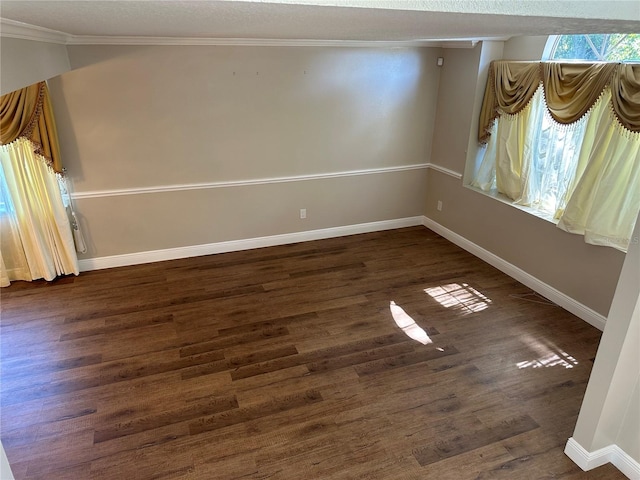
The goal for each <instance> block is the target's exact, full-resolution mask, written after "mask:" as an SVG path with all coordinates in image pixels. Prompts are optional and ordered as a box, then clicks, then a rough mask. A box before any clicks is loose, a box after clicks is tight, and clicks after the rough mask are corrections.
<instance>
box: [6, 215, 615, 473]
mask: <svg viewBox="0 0 640 480" xmlns="http://www.w3.org/2000/svg"><path fill="white" fill-rule="evenodd" d="M0 294H1V295H2V319H1V332H0V333H1V337H0V338H1V341H2V351H1V364H0V365H1V381H2V388H1V404H0V405H1V414H2V424H1V430H0V432H1V439H2V442H3V444H4V447H5V450H6V452H7V456H8V458H9V461H10V463H11V465H12V468H13V470H14V475H15V476H16V478H17V479H19V480H21V479H47V480H50V479H73V480H75V479H118V480H123V479H125V480H126V479H173V478H180V479H185V480H186V479H240V478H241V479H295V480H299V479H394V480H396V479H426V478H433V479H455V480H464V479H550V478H555V479H622V478H625V477H624V476H623V475H622V474H621V473H620V472H618V471H617V470H616V469H615V468H614V467H612V466H611V465H605V466H603V467H600V468H598V469H596V470H593V471H591V472H587V473H585V472H582V471H581V470H580V469H579V468H578V467H577V466H576V465H575V464H573V463H572V462H571V461H570V460H569V459H568V458H567V457H566V456H565V455H564V454H563V449H564V445H565V443H566V440H567V438H568V437H570V436H571V435H572V433H573V427H574V425H575V421H576V418H577V413H578V411H579V408H580V404H581V401H582V397H583V395H584V391H585V388H586V384H587V380H588V377H589V373H590V371H591V367H592V364H593V358H594V356H595V352H596V348H597V344H598V341H599V338H600V332H599V331H598V330H597V329H595V328H593V327H591V326H589V325H588V324H586V323H585V322H583V321H582V320H579V319H577V318H576V317H574V316H572V315H571V314H569V313H567V312H565V311H564V310H562V309H560V308H559V307H557V306H555V305H552V304H548V303H547V302H545V301H544V300H543V299H540V298H536V297H533V296H530V294H531V292H530V291H529V290H528V289H527V288H526V287H524V286H523V285H521V284H519V283H517V282H516V281H514V280H512V279H511V278H509V277H507V276H505V275H503V274H502V273H500V272H499V271H497V270H495V269H494V268H492V267H490V266H488V265H487V264H485V263H483V262H482V261H480V260H478V259H476V258H475V257H473V256H471V255H469V254H467V253H466V252H464V251H463V250H461V249H459V248H458V247H456V246H455V245H453V244H451V243H449V242H448V241H446V240H445V239H443V238H442V237H439V236H438V235H436V234H435V233H433V232H431V231H430V230H427V229H426V228H423V227H415V228H407V229H400V230H393V231H387V232H378V233H372V234H365V235H356V236H351V237H343V238H337V239H329V240H321V241H316V242H308V243H300V244H295V245H288V246H280V247H273V248H264V249H257V250H251V251H246V252H235V253H228V254H221V255H214V256H207V257H199V258H192V259H184V260H176V261H170V262H162V263H156V264H149V265H142V266H134V267H125V268H117V269H111V270H103V271H95V272H87V273H84V274H82V275H80V276H79V277H68V278H63V279H60V280H58V281H56V282H52V283H47V282H33V283H23V282H16V283H14V284H12V285H11V287H9V288H5V289H3V290H2V291H1V292H0ZM391 302H394V303H395V307H394V312H396V316H398V314H400V316H403V318H404V320H405V321H406V322H411V321H413V322H415V324H414V325H413V326H407V325H406V324H403V326H404V327H405V328H403V329H401V328H399V327H398V326H397V325H396V323H395V322H394V318H393V316H392V312H391V308H390V306H391ZM399 309H402V310H399ZM403 314H404V315H403ZM420 329H422V330H420ZM416 331H417V332H419V333H420V334H421V335H422V336H423V337H424V336H425V335H426V336H428V338H429V340H430V342H431V343H426V344H423V343H420V342H418V341H416V340H413V339H412V338H410V337H409V336H408V335H407V334H413V333H414V332H416Z"/></svg>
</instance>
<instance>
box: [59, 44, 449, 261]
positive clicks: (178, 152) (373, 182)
mask: <svg viewBox="0 0 640 480" xmlns="http://www.w3.org/2000/svg"><path fill="white" fill-rule="evenodd" d="M439 52H440V50H439V49H424V48H422V49H410V48H407V49H351V48H302V47H301V48H298V47H283V48H279V47H213V46H157V47H154V46H144V47H133V46H131V47H129V46H70V47H69V58H70V61H71V65H72V68H73V70H72V71H71V72H69V73H66V74H64V75H62V76H61V77H59V78H57V79H54V80H52V81H51V82H50V88H51V93H52V102H53V104H54V108H55V111H56V118H57V120H58V130H59V136H60V142H61V149H62V154H63V157H64V159H65V166H66V167H67V169H68V171H69V176H70V179H71V181H72V185H73V189H74V191H75V193H76V194H78V195H79V197H81V198H78V199H77V200H76V207H77V210H78V213H79V214H80V216H81V219H82V220H81V221H82V223H83V225H84V226H85V228H86V231H87V236H88V237H89V239H90V240H89V244H90V250H89V251H88V252H87V254H86V255H85V256H84V258H91V257H102V256H108V255H117V254H125V253H133V252H141V251H148V250H154V249H164V248H173V247H181V246H190V245H198V244H205V243H213V242H218V241H224V240H233V239H243V238H251V237H255V236H264V235H272V234H279V233H289V232H295V231H305V230H311V229H319V228H327V227H335V226H343V225H352V224H358V223H366V222H373V221H382V220H390V219H397V218H404V217H410V216H417V215H421V214H422V210H423V199H424V195H425V183H426V182H425V175H426V170H425V169H424V168H423V169H418V170H409V171H402V167H404V166H407V165H419V164H424V163H426V162H428V159H429V152H430V150H431V137H432V131H433V121H434V116H435V109H436V100H437V93H438V84H439V74H440V69H439V68H438V67H437V66H436V57H437V55H438V53H439ZM380 169H383V170H385V171H383V172H379V171H378V170H380ZM361 170H374V172H370V173H368V174H362V175H356V176H338V177H336V178H334V177H333V176H334V175H336V174H337V175H340V174H343V173H344V172H350V171H361ZM310 175H311V176H313V175H325V176H329V177H331V178H321V179H315V180H304V181H290V182H286V183H272V184H270V183H268V182H267V183H266V184H261V185H251V186H247V185H240V186H235V187H224V188H206V189H201V190H188V189H189V188H191V187H192V186H193V185H194V184H203V183H207V184H208V183H219V182H241V183H242V182H247V181H249V182H251V181H255V180H263V179H273V178H278V179H282V178H285V179H289V180H291V177H298V176H310ZM294 180H295V179H294ZM174 185H182V186H184V188H185V190H180V188H178V189H177V190H175V191H171V192H159V193H146V194H131V195H129V194H126V195H117V196H112V194H113V193H114V192H113V191H114V190H121V189H140V188H153V187H162V186H174ZM218 186H219V185H218ZM125 193H127V192H125ZM300 208H306V209H307V211H308V218H307V219H306V220H300V219H299V209H300Z"/></svg>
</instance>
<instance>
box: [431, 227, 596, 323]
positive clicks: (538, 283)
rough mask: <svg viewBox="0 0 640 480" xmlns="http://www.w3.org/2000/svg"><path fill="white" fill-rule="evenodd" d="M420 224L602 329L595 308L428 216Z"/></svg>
mask: <svg viewBox="0 0 640 480" xmlns="http://www.w3.org/2000/svg"><path fill="white" fill-rule="evenodd" d="M422 225H424V226H425V227H427V228H429V229H430V230H433V231H434V232H436V233H437V234H439V235H442V236H443V237H444V238H446V239H447V240H449V241H450V242H452V243H455V244H456V245H458V246H459V247H461V248H463V249H465V250H466V251H467V252H469V253H471V254H473V255H475V256H476V257H478V258H480V259H482V260H484V261H485V262H487V263H488V264H490V265H492V266H494V267H496V268H497V269H498V270H500V271H502V272H503V273H506V274H507V275H509V276H510V277H512V278H514V279H516V280H518V281H519V282H520V283H522V284H524V285H526V286H527V287H529V288H531V289H532V290H533V291H535V292H538V293H539V294H540V295H542V296H543V297H545V298H548V299H549V300H551V301H552V302H554V303H555V304H557V305H559V306H560V307H562V308H564V309H565V310H567V311H569V312H571V313H573V314H574V315H575V316H577V317H579V318H581V319H582V320H584V321H585V322H587V323H589V324H591V325H593V326H594V327H596V328H597V329H599V330H604V325H605V323H606V318H605V317H604V316H602V315H600V314H599V313H598V312H596V311H595V310H592V309H590V308H589V307H587V306H586V305H583V304H582V303H580V302H578V301H576V300H575V299H573V298H571V297H569V296H568V295H566V294H564V293H562V292H561V291H559V290H557V289H555V288H553V287H552V286H551V285H548V284H546V283H545V282H543V281H542V280H540V279H538V278H536V277H534V276H533V275H531V274H529V273H527V272H525V271H524V270H522V269H520V268H518V267H516V266H515V265H513V264H511V263H509V262H507V261H506V260H504V259H502V258H500V257H498V256H497V255H496V254H494V253H491V252H490V251H488V250H485V249H484V248H482V247H480V246H479V245H476V244H475V243H473V242H471V241H470V240H467V239H466V238H464V237H463V236H461V235H459V234H457V233H455V232H453V231H452V230H449V229H448V228H446V227H444V226H442V225H440V224H439V223H437V222H435V221H433V220H431V219H430V218H428V217H423V221H422Z"/></svg>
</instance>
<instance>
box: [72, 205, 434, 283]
mask: <svg viewBox="0 0 640 480" xmlns="http://www.w3.org/2000/svg"><path fill="white" fill-rule="evenodd" d="M422 218H423V217H422V216H417V217H406V218H398V219H393V220H383V221H379V222H369V223H359V224H356V225H346V226H342V227H331V228H322V229H319V230H308V231H304V232H294V233H285V234H281V235H270V236H267V237H256V238H247V239H241V240H231V241H227V242H216V243H208V244H204V245H191V246H187V247H177V248H167V249H163V250H152V251H147V252H135V253H126V254H122V255H111V256H108V257H95V258H87V259H82V260H80V261H79V264H80V271H82V272H86V271H89V270H102V269H105V268H114V267H124V266H127V265H139V264H143V263H152V262H162V261H165V260H175V259H178V258H188V257H198V256H201V255H212V254H216V253H225V252H235V251H240V250H250V249H252V248H262V247H272V246H274V245H286V244H290V243H298V242H307V241H310V240H322V239H324V238H334V237H343V236H346V235H356V234H359V233H369V232H377V231H382V230H392V229H394V228H404V227H413V226H416V225H422Z"/></svg>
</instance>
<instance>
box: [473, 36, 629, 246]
mask: <svg viewBox="0 0 640 480" xmlns="http://www.w3.org/2000/svg"><path fill="white" fill-rule="evenodd" d="M545 57H546V58H548V59H550V60H558V61H559V62H562V63H563V64H564V65H567V64H568V66H566V67H565V66H562V65H558V64H555V65H556V66H555V67H554V66H553V64H545V65H543V66H542V67H541V68H545V69H546V70H545V72H547V73H548V72H553V71H554V69H556V68H558V69H559V70H562V71H563V72H565V73H568V72H569V70H572V71H578V69H581V68H582V66H576V67H573V66H571V63H570V62H571V60H576V61H578V62H579V63H581V64H585V63H589V64H591V63H592V62H602V61H605V62H615V63H618V64H620V63H631V64H632V65H629V66H625V65H618V66H614V65H613V64H611V63H609V64H608V65H602V64H600V67H598V68H601V67H602V68H604V67H607V68H608V67H611V68H614V67H615V68H618V70H616V72H622V71H623V69H625V68H626V69H631V70H626V71H625V72H626V73H625V74H630V77H635V78H638V74H639V73H640V65H637V63H638V62H640V34H609V35H562V36H558V37H553V38H550V39H549V42H548V44H547V48H546V49H545ZM503 63H509V62H503ZM528 63H530V64H533V63H535V62H528ZM536 65H539V64H536ZM532 66H533V65H532ZM506 68H507V69H508V68H515V67H506ZM591 68H596V67H595V66H594V67H591ZM537 71H538V69H537V68H534V69H530V70H529V74H528V75H529V77H530V81H529V85H530V90H531V92H533V91H534V90H535V94H533V95H532V96H530V97H528V98H529V100H527V106H526V107H524V108H522V106H521V107H519V108H518V109H515V110H513V111H515V112H516V113H513V114H511V113H510V110H508V109H506V110H503V109H502V108H496V109H495V111H496V112H497V113H496V116H497V120H495V122H494V123H493V128H492V130H491V135H490V137H489V142H488V145H487V149H486V151H485V154H484V159H483V160H482V162H481V164H480V165H479V168H478V170H477V171H476V173H475V176H474V179H473V181H472V182H471V186H472V187H475V188H477V189H480V190H482V191H484V192H488V193H490V194H491V195H493V196H495V197H497V198H500V199H502V200H504V201H507V202H508V203H511V204H512V205H515V206H518V207H519V208H522V209H524V210H526V211H528V212H529V213H532V214H534V215H536V216H539V217H541V218H545V219H547V220H549V221H553V222H555V223H556V224H557V225H558V226H559V227H560V228H562V229H564V230H566V231H568V232H571V233H576V234H581V235H584V236H585V241H587V242H588V243H592V244H596V245H607V246H611V247H614V248H617V249H619V250H623V251H626V248H627V245H628V242H629V241H630V238H629V237H630V235H631V232H632V230H633V225H634V223H635V219H636V218H637V214H638V210H639V209H640V193H638V192H640V131H639V130H638V128H637V127H638V126H637V125H635V126H629V125H628V124H626V123H624V122H622V123H621V117H620V116H616V114H615V113H614V112H613V109H612V107H611V106H612V101H613V100H612V92H611V89H612V88H613V87H611V88H609V83H608V82H604V83H602V84H601V85H599V86H598V87H597V88H593V89H592V91H594V92H595V93H596V96H594V97H593V101H594V102H595V103H592V104H591V106H590V107H589V108H588V109H586V108H585V110H582V112H583V113H582V114H581V115H582V116H581V117H580V115H577V116H576V117H575V118H572V119H571V120H568V121H567V122H566V124H560V123H558V121H556V120H555V119H554V118H552V115H551V113H550V108H548V105H547V100H548V99H547V98H545V95H549V92H550V91H551V92H552V93H553V95H552V96H554V95H556V92H554V89H555V88H556V87H555V86H553V85H552V84H551V83H550V84H549V85H547V84H546V83H545V85H547V87H549V88H548V91H545V89H546V87H545V88H543V86H542V84H543V83H544V82H543V75H542V74H540V77H539V78H540V79H539V80H535V79H531V78H532V77H536V78H538V74H537ZM494 73H495V74H496V75H497V71H494V70H492V74H494ZM547 73H545V75H547ZM572 74H573V73H569V75H572ZM616 75H618V73H616ZM619 75H623V74H622V73H619ZM559 78H560V77H554V78H553V79H552V80H550V82H553V81H559ZM576 78H577V77H576ZM607 78H609V77H607ZM537 81H539V82H540V83H539V84H538V83H536V82H537ZM631 81H632V82H635V83H633V87H631V88H632V89H635V88H638V87H637V85H636V84H637V80H633V79H632V80H631ZM499 85H500V83H499V82H497V81H496V84H495V86H494V87H492V88H494V90H495V91H497V90H499V89H500V88H501V87H500V86H499ZM536 88H537V90H536ZM563 88H564V87H563ZM574 88H575V87H574ZM601 89H602V92H601V93H600V90H601ZM596 90H597V92H596ZM629 91H630V90H629ZM505 92H506V91H505ZM565 93H566V92H565ZM506 94H509V93H508V92H507V93H506ZM576 94H577V93H576V91H574V92H573V93H572V94H571V95H567V96H572V95H576ZM581 94H582V92H581ZM597 94H599V95H600V96H599V97H598V96H597ZM563 95H564V93H563ZM558 96H561V95H560V93H559V92H558ZM505 98H506V97H505ZM596 98H597V101H596ZM556 101H558V100H556ZM559 101H561V102H562V101H564V100H559ZM568 101H569V102H570V101H571V100H568ZM615 101H617V99H616V100H615ZM631 102H632V104H633V105H632V106H631V107H630V108H631V109H635V110H637V104H636V103H634V102H637V101H636V100H632V101H631ZM496 106H497V105H496ZM571 108H573V107H571ZM556 118H558V117H556ZM595 187H597V188H601V187H602V188H607V189H608V190H606V191H604V190H603V191H602V192H595ZM590 190H591V191H590ZM585 192H587V193H585ZM614 198H615V202H613V199H614ZM605 207H606V208H605ZM578 217H581V218H578ZM587 217H588V218H587Z"/></svg>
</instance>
